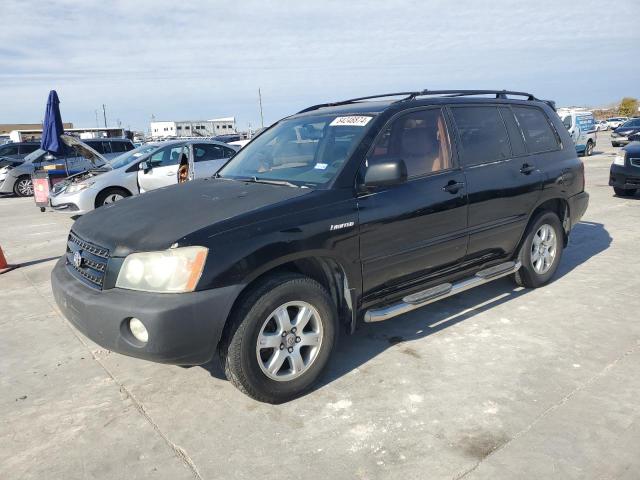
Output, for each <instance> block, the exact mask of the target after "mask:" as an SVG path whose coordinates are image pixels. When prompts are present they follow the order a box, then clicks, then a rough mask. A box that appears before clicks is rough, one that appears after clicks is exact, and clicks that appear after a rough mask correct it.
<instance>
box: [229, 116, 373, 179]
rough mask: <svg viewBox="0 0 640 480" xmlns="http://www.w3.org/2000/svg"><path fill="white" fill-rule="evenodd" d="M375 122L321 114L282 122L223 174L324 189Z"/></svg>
mask: <svg viewBox="0 0 640 480" xmlns="http://www.w3.org/2000/svg"><path fill="white" fill-rule="evenodd" d="M372 118H373V117H372V116H371V115H342V116H339V115H318V116H313V117H303V118H292V119H289V120H282V121H281V122H279V123H278V124H277V125H275V126H274V127H272V128H270V129H269V130H267V131H266V132H264V133H263V134H261V135H260V136H259V137H257V138H255V139H254V140H252V141H251V143H249V144H248V145H247V146H246V147H244V148H243V149H242V150H240V151H239V152H238V153H237V154H236V155H235V156H234V157H233V158H232V159H231V160H230V161H229V163H227V164H226V165H225V166H224V167H223V169H222V170H221V171H220V172H219V176H220V177H222V178H233V179H253V180H256V181H259V180H265V181H270V180H277V181H283V182H289V183H292V184H294V185H296V186H308V187H319V186H322V185H324V184H326V183H328V182H330V181H331V180H332V179H333V178H334V177H335V176H336V175H337V173H338V172H339V171H340V170H341V169H342V166H343V165H344V163H345V162H346V160H347V159H348V158H349V156H350V155H351V153H352V152H353V151H354V149H355V148H356V147H357V146H358V143H359V142H360V140H361V139H362V137H363V136H364V134H365V132H366V131H367V128H368V127H369V126H370V125H371V123H373V122H371V120H372Z"/></svg>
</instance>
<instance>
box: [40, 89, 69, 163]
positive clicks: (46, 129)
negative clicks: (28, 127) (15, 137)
mask: <svg viewBox="0 0 640 480" xmlns="http://www.w3.org/2000/svg"><path fill="white" fill-rule="evenodd" d="M63 133H64V127H63V126H62V117H61V116H60V100H59V99H58V94H57V93H56V91H55V90H51V91H50V92H49V98H48V100H47V111H46V112H45V114H44V125H43V128H42V140H41V141H40V148H42V149H43V150H46V151H47V152H49V153H52V154H54V155H62V154H63V153H64V152H65V145H64V143H62V141H61V140H60V135H62V134H63Z"/></svg>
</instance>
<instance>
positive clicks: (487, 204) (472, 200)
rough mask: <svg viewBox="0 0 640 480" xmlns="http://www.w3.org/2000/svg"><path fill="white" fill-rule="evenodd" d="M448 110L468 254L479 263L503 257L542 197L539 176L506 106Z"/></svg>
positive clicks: (463, 107)
mask: <svg viewBox="0 0 640 480" xmlns="http://www.w3.org/2000/svg"><path fill="white" fill-rule="evenodd" d="M450 108H451V112H452V115H453V118H454V121H455V124H456V130H457V134H458V142H459V147H460V148H459V151H460V159H461V162H462V165H463V168H464V172H465V176H466V180H467V193H468V195H469V246H468V250H467V257H468V258H469V259H470V260H473V259H477V260H479V261H482V262H484V261H489V260H491V259H493V258H499V257H505V256H508V255H510V254H511V253H512V251H513V250H514V249H515V247H516V244H517V243H518V241H519V239H520V236H521V234H522V232H523V230H524V228H525V226H526V223H527V221H528V218H529V213H530V212H531V210H532V208H533V207H534V205H535V204H536V202H537V201H538V198H539V197H540V195H541V192H542V184H543V175H542V173H541V171H540V170H539V168H538V166H537V165H536V164H535V161H534V158H533V157H532V156H531V155H529V154H528V152H527V150H526V146H525V139H524V137H523V134H522V132H521V131H520V129H519V128H518V125H517V123H516V120H515V118H514V116H513V114H512V113H511V110H510V108H509V107H500V108H498V106H495V105H465V106H451V107H450Z"/></svg>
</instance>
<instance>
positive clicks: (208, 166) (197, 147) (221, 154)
mask: <svg viewBox="0 0 640 480" xmlns="http://www.w3.org/2000/svg"><path fill="white" fill-rule="evenodd" d="M234 153H235V150H233V149H231V148H229V147H227V146H224V145H220V144H216V143H196V144H194V145H193V168H191V169H190V170H191V172H193V175H192V176H191V178H208V177H211V176H213V174H214V173H216V172H217V171H218V170H220V167H222V166H223V165H224V164H225V163H226V162H227V160H229V158H231V156H232V155H233V154H234Z"/></svg>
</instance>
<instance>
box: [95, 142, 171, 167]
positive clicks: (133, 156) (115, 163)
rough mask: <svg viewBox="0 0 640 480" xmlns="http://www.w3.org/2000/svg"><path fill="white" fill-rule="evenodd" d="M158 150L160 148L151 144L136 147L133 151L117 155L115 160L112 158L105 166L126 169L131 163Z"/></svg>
mask: <svg viewBox="0 0 640 480" xmlns="http://www.w3.org/2000/svg"><path fill="white" fill-rule="evenodd" d="M158 148H160V147H159V146H158V145H153V144H148V145H142V146H141V147H138V148H136V149H134V150H129V151H128V152H125V153H123V154H122V155H118V156H117V157H116V158H113V159H111V160H110V161H109V162H107V165H109V166H110V167H111V168H114V169H115V168H122V167H126V166H127V165H130V164H131V163H133V162H135V161H136V160H138V159H139V158H140V157H142V156H143V155H145V154H147V153H151V152H153V151H154V150H157V149H158Z"/></svg>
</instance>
